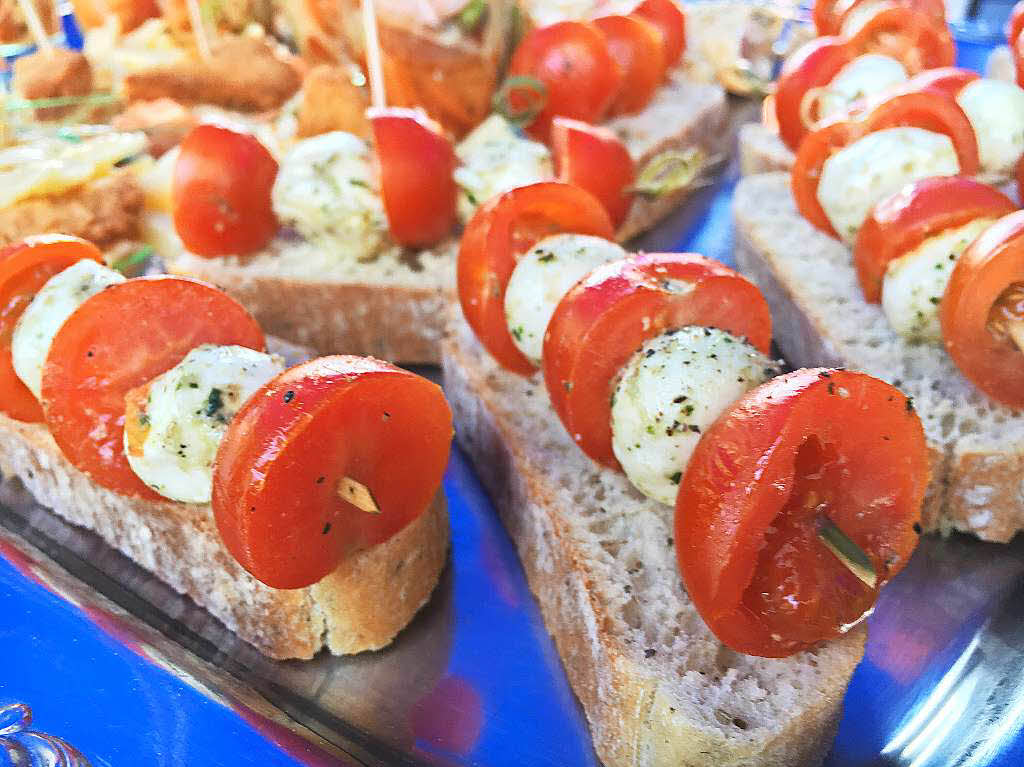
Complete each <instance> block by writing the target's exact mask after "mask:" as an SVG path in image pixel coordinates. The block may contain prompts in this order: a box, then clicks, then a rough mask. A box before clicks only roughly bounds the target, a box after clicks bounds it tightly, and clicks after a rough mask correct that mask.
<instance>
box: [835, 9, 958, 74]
mask: <svg viewBox="0 0 1024 767" xmlns="http://www.w3.org/2000/svg"><path fill="white" fill-rule="evenodd" d="M850 45H851V46H853V48H854V49H855V50H857V51H859V52H860V53H881V54H883V55H886V56H892V57H893V58H895V59H898V60H899V61H901V62H903V65H904V66H905V67H906V68H907V71H908V72H910V73H911V74H914V73H917V72H921V71H922V70H925V69H934V68H935V67H949V66H952V65H953V61H954V60H955V59H956V46H955V45H954V44H953V34H952V33H951V32H950V30H949V25H947V24H946V22H945V19H942V20H936V19H935V18H934V17H932V16H931V15H929V14H928V13H926V12H925V11H921V10H917V9H915V8H910V7H907V6H896V7H890V8H883V9H882V10H880V11H879V12H878V13H876V14H875V15H874V16H872V17H871V19H870V21H868V22H867V23H866V24H865V25H864V26H863V27H861V28H860V29H859V30H858V31H857V33H856V34H855V35H853V36H852V37H851V38H850Z"/></svg>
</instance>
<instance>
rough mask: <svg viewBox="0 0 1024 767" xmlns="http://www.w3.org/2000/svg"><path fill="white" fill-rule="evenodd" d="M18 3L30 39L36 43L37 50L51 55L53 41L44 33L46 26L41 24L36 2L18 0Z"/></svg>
mask: <svg viewBox="0 0 1024 767" xmlns="http://www.w3.org/2000/svg"><path fill="white" fill-rule="evenodd" d="M18 5H19V6H21V12H22V14H23V15H24V16H25V23H26V24H28V31H29V33H30V34H31V35H32V39H33V40H35V43H36V45H37V46H39V50H41V51H42V52H43V53H45V54H46V55H47V56H50V55H52V54H53V42H52V41H51V40H50V36H49V35H48V34H46V28H45V27H44V26H43V20H42V19H41V18H39V11H38V9H37V8H36V4H35V3H34V2H33V0H18Z"/></svg>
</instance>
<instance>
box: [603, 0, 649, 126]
mask: <svg viewBox="0 0 1024 767" xmlns="http://www.w3.org/2000/svg"><path fill="white" fill-rule="evenodd" d="M594 25H595V26H596V27H597V28H598V29H600V30H601V32H602V34H604V37H605V40H606V41H607V43H608V52H609V53H611V55H612V58H613V59H615V63H616V64H618V65H619V69H621V70H622V84H621V85H620V86H619V92H618V95H617V96H616V97H615V100H614V101H613V102H612V104H611V107H610V112H611V114H612V115H622V114H634V113H635V112H639V111H641V110H642V109H643V108H644V107H646V106H647V104H648V103H650V101H651V98H653V96H654V92H655V91H656V90H658V86H659V85H661V82H662V80H664V79H665V69H666V65H665V46H664V43H663V42H662V39H663V37H664V36H663V35H662V33H661V30H660V29H659V28H658V27H656V26H655V25H654V24H653V23H652V22H650V21H648V20H647V19H644V18H642V17H639V16H603V17H601V18H599V19H595V20H594Z"/></svg>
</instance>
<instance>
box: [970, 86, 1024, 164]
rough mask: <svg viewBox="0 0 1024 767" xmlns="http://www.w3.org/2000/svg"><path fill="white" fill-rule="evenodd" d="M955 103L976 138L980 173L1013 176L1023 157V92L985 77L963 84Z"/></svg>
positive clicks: (1015, 87) (1018, 87) (1023, 90)
mask: <svg viewBox="0 0 1024 767" xmlns="http://www.w3.org/2000/svg"><path fill="white" fill-rule="evenodd" d="M956 100H957V103H958V104H959V105H960V108H961V109H963V110H964V113H965V114H966V115H967V119H968V120H970V121H971V126H972V127H973V128H974V135H975V136H976V137H977V139H978V159H979V160H980V161H981V170H982V172H983V173H985V174H987V175H991V176H1003V177H1005V176H1010V175H1012V174H1013V172H1014V171H1015V170H1016V168H1017V163H1018V162H1019V161H1020V157H1021V154H1024V89H1022V88H1021V87H1020V86H1018V85H1016V84H1015V83H1006V82H1003V81H1001V80H990V79H988V78H984V79H981V80H975V81H974V82H973V83H969V84H967V85H965V86H964V88H963V89H962V90H961V91H960V93H959V94H957V97H956Z"/></svg>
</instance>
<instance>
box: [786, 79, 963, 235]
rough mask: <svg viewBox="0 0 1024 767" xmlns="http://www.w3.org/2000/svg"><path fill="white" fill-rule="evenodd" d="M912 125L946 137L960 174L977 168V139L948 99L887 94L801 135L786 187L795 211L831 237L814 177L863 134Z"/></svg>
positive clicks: (935, 95) (817, 178)
mask: <svg viewBox="0 0 1024 767" xmlns="http://www.w3.org/2000/svg"><path fill="white" fill-rule="evenodd" d="M896 127H916V128H922V129H924V130H929V131H934V132H935V133H942V134H944V135H946V136H949V138H950V140H951V141H952V142H953V148H954V149H955V150H956V155H957V159H958V160H959V163H960V172H961V173H962V174H963V175H965V176H973V175H976V174H977V173H978V170H979V163H978V142H977V139H976V138H975V136H974V128H972V127H971V123H970V120H968V119H967V115H965V114H964V111H963V110H962V109H961V108H960V106H959V104H957V103H956V101H955V100H954V99H951V98H948V97H946V96H944V95H943V94H942V93H940V92H938V91H926V92H916V93H906V92H898V93H896V94H894V95H888V96H886V97H884V98H882V99H880V100H878V101H876V102H874V103H873V104H868V105H866V106H865V108H864V110H863V111H861V112H857V113H855V114H853V115H851V116H849V117H848V119H846V120H838V121H835V122H826V123H825V124H824V125H822V126H821V127H819V128H818V129H817V130H815V131H812V132H811V133H809V134H807V136H806V137H805V138H804V140H803V141H802V142H801V143H800V148H799V150H797V153H796V160H795V162H794V163H793V173H792V179H791V181H792V189H793V197H794V199H795V200H796V205H797V208H799V210H800V213H801V214H802V215H803V217H804V218H806V219H807V220H808V221H810V222H811V223H812V224H813V225H814V226H815V227H817V228H818V229H820V230H821V231H823V232H825V233H826V234H829V235H831V236H832V237H836V231H835V229H834V228H833V227H832V223H831V222H830V221H829V220H828V217H827V216H826V215H825V211H824V210H823V209H822V207H821V203H820V202H819V201H818V182H819V181H820V180H821V171H822V168H823V167H824V165H825V162H826V160H828V158H829V157H831V156H832V155H833V154H835V153H836V152H838V151H839V150H840V149H842V148H844V147H846V146H849V145H850V144H852V143H853V142H854V141H857V140H858V139H860V138H863V137H864V136H866V135H867V134H868V133H871V132H873V131H877V130H884V129H886V128H896Z"/></svg>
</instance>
